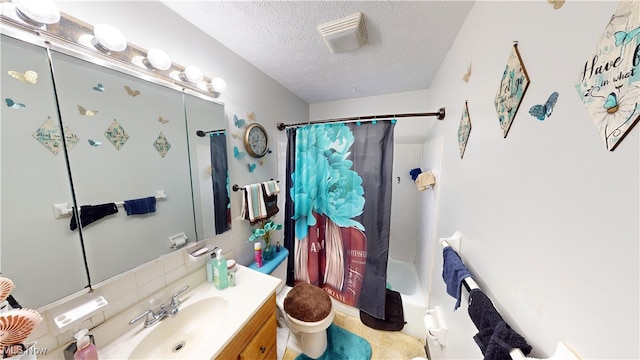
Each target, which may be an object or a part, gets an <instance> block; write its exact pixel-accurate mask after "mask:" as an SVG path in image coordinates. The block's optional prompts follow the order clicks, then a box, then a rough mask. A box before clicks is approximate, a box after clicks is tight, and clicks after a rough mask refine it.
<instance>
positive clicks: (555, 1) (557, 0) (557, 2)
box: [547, 0, 565, 10]
mask: <svg viewBox="0 0 640 360" xmlns="http://www.w3.org/2000/svg"><path fill="white" fill-rule="evenodd" d="M547 2H548V3H549V4H551V5H553V8H554V9H556V10H558V9H560V8H561V7H562V5H564V2H565V0H547Z"/></svg>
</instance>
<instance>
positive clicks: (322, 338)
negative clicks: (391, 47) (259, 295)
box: [249, 248, 335, 358]
mask: <svg viewBox="0 0 640 360" xmlns="http://www.w3.org/2000/svg"><path fill="white" fill-rule="evenodd" d="M288 257H289V252H288V251H287V249H285V248H282V249H281V250H280V252H278V253H276V256H275V257H274V258H273V259H272V260H269V261H266V262H264V264H263V266H262V267H260V268H258V267H256V263H255V262H254V263H252V264H251V265H249V268H250V269H253V270H257V271H260V272H262V273H265V274H269V275H271V276H274V277H277V278H279V279H280V280H281V282H280V286H279V287H278V288H277V289H276V305H277V307H278V308H277V313H278V321H281V322H284V323H285V324H283V326H286V327H288V328H289V331H290V333H291V335H293V336H290V337H289V341H288V343H287V346H288V347H289V348H291V349H292V350H295V351H298V352H301V353H304V354H305V355H307V356H308V357H310V358H318V357H320V356H321V355H322V354H323V353H324V351H325V350H326V348H327V328H328V327H329V325H331V324H332V323H333V319H334V317H335V309H334V307H333V299H331V298H329V295H327V294H326V293H325V292H324V290H320V289H319V288H316V289H318V290H320V291H321V292H322V296H325V295H326V297H327V298H328V299H329V301H330V305H329V308H330V310H329V311H328V314H327V315H326V317H324V318H322V319H320V320H318V321H303V320H300V319H297V318H296V317H294V316H292V315H289V314H288V313H287V312H286V311H285V300H286V299H287V296H288V295H289V292H291V290H292V289H293V288H292V287H290V286H286V280H287V263H288ZM302 285H305V284H302ZM304 290H305V291H309V289H304ZM299 292H300V290H299V289H298V288H297V289H296V291H294V292H293V293H292V294H296V293H299ZM322 296H321V297H322ZM295 300H296V299H295V298H294V297H292V296H290V297H289V299H288V300H287V303H288V304H289V307H288V308H290V306H291V304H292V303H294V302H295ZM322 301H325V302H326V300H322Z"/></svg>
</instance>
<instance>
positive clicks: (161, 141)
mask: <svg viewBox="0 0 640 360" xmlns="http://www.w3.org/2000/svg"><path fill="white" fill-rule="evenodd" d="M153 147H154V148H156V150H157V151H158V154H160V156H162V157H164V156H165V155H167V153H168V152H169V149H171V144H169V141H167V138H166V137H165V136H164V134H163V133H162V131H161V132H160V135H158V137H157V138H156V141H154V142H153Z"/></svg>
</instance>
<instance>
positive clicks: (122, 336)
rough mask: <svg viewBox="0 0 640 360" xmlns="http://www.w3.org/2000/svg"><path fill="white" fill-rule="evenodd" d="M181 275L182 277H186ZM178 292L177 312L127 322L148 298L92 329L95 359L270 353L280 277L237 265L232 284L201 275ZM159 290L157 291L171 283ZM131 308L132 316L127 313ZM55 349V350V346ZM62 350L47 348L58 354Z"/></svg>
mask: <svg viewBox="0 0 640 360" xmlns="http://www.w3.org/2000/svg"><path fill="white" fill-rule="evenodd" d="M186 278H188V276H187V277H185V281H188V279H186ZM198 279H201V280H199V282H197V283H195V284H193V283H192V286H191V289H190V290H189V291H187V292H185V293H183V294H181V296H180V301H181V305H180V307H179V312H178V314H177V315H176V316H174V317H168V318H165V319H164V320H161V321H160V322H158V323H157V324H154V325H151V326H150V327H147V328H145V327H144V325H143V321H139V322H137V323H135V324H134V325H131V326H130V325H128V323H129V321H130V320H131V319H132V318H134V317H135V315H137V314H138V313H142V312H144V311H146V310H148V309H147V308H146V307H147V306H148V305H147V304H149V299H146V300H145V301H141V302H140V303H139V304H137V305H136V306H134V307H132V308H131V309H128V310H126V311H123V312H122V313H121V314H119V315H116V316H115V317H113V318H111V319H109V320H108V321H107V322H105V323H103V324H101V325H99V326H98V327H96V328H94V329H91V330H90V333H91V334H94V335H95V338H96V345H97V346H98V356H99V358H100V359H193V358H197V359H275V358H276V301H275V299H276V297H275V290H276V288H277V287H278V285H279V284H280V280H279V279H277V278H275V277H272V276H269V275H265V274H262V273H260V272H257V271H254V270H251V269H249V268H247V267H244V266H240V265H238V270H237V271H236V279H237V285H236V286H234V287H228V288H226V289H224V290H218V289H216V288H215V286H214V285H213V284H212V283H208V282H206V280H205V276H204V269H203V273H202V274H198ZM176 284H179V286H183V285H184V284H183V281H181V280H178V281H176V282H175V283H174V284H173V286H170V287H167V289H163V290H161V291H160V292H159V293H160V294H162V293H163V292H165V291H168V292H171V291H170V290H171V289H172V288H174V287H176V286H175V285H176ZM132 314H133V317H132ZM58 350H59V351H58ZM61 355H62V350H61V349H57V350H54V351H51V352H50V353H47V356H45V357H43V359H47V358H52V359H53V358H60V356H61Z"/></svg>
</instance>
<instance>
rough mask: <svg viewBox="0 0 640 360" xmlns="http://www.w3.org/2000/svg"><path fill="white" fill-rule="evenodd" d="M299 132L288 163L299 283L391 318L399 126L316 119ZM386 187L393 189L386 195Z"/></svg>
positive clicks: (290, 207)
mask: <svg viewBox="0 0 640 360" xmlns="http://www.w3.org/2000/svg"><path fill="white" fill-rule="evenodd" d="M295 132H296V134H295V141H294V142H293V143H294V144H295V156H294V157H295V159H294V160H293V161H292V160H291V159H289V164H290V166H289V167H288V168H289V169H290V171H291V170H292V171H291V182H289V183H288V184H289V186H290V188H289V191H290V200H291V202H292V203H293V204H291V205H288V206H287V211H289V213H287V217H290V221H292V222H293V224H291V225H289V226H286V228H291V229H293V232H294V234H293V235H294V237H295V241H293V244H291V242H289V245H288V246H289V247H290V250H292V253H293V254H294V256H293V258H294V261H293V262H294V266H293V276H294V282H307V283H310V284H314V285H316V286H319V287H321V288H323V289H324V290H325V291H326V292H327V293H328V294H329V295H331V296H332V297H334V298H335V299H337V300H339V301H341V302H343V303H345V304H348V305H352V306H355V307H359V308H360V309H362V310H363V311H366V312H367V313H370V314H371V315H373V316H378V317H384V300H385V285H386V263H387V262H386V257H387V254H388V242H389V239H388V228H389V221H390V206H391V205H390V196H391V194H390V189H391V187H390V184H391V165H392V164H391V163H390V162H389V161H392V160H390V159H392V158H393V124H391V123H389V122H386V123H385V124H380V125H373V124H362V125H361V126H356V125H355V124H344V123H342V124H324V125H310V126H304V127H300V128H297V129H295ZM357 152H362V154H360V155H358V154H357ZM354 159H359V160H358V161H357V163H355V162H354ZM292 162H293V164H291V163H292ZM291 165H292V166H291ZM370 170H374V171H373V172H372V171H370ZM361 174H364V175H361ZM367 189H368V193H367ZM381 189H383V190H385V191H386V190H388V194H386V195H385V196H381V194H379V193H378V191H380V190H381ZM366 193H367V194H366ZM368 197H369V198H370V199H367V198H368ZM367 206H369V211H367ZM383 209H386V210H383ZM381 210H382V211H381ZM285 231H286V230H285ZM382 259H383V261H380V260H382ZM363 293H364V294H366V295H362V294H363ZM365 298H366V300H365Z"/></svg>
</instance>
